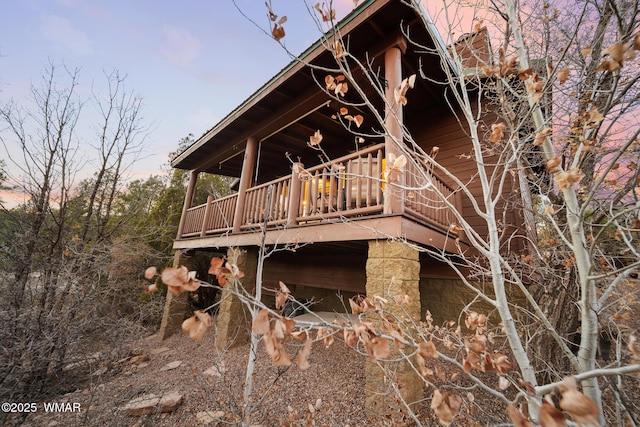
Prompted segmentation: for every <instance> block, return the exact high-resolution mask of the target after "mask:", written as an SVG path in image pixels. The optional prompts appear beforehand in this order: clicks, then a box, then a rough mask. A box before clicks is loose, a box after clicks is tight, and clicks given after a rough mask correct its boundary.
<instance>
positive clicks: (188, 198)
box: [176, 170, 198, 239]
mask: <svg viewBox="0 0 640 427" xmlns="http://www.w3.org/2000/svg"><path fill="white" fill-rule="evenodd" d="M197 182H198V172H197V171H195V170H192V171H191V175H190V176H189V185H188V187H187V194H186V195H185V196H184V204H183V205H182V215H180V223H179V224H178V235H177V236H176V239H180V238H181V237H182V232H183V231H184V223H185V221H186V220H187V211H188V210H189V208H191V203H193V193H194V192H195V189H196V183H197Z"/></svg>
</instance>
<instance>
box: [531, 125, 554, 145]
mask: <svg viewBox="0 0 640 427" xmlns="http://www.w3.org/2000/svg"><path fill="white" fill-rule="evenodd" d="M551 132H552V130H551V128H549V127H547V128H544V129H542V130H541V131H540V132H537V133H536V137H535V139H534V140H533V145H535V146H536V147H540V146H541V145H542V144H544V140H545V139H546V138H547V137H548V136H549V135H551Z"/></svg>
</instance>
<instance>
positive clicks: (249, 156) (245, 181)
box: [233, 136, 258, 233]
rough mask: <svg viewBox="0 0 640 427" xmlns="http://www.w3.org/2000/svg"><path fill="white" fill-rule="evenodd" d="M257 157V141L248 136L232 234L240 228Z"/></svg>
mask: <svg viewBox="0 0 640 427" xmlns="http://www.w3.org/2000/svg"><path fill="white" fill-rule="evenodd" d="M257 157H258V141H257V140H256V138H254V137H252V136H250V137H249V138H247V146H246V147H245V150H244V160H243V161H242V174H241V175H240V186H239V188H238V201H237V202H236V211H235V213H234V214H233V232H234V233H237V232H239V231H240V227H241V226H242V214H243V213H244V203H245V196H246V193H247V189H248V188H249V187H250V186H251V179H252V178H253V170H254V168H255V164H256V158H257Z"/></svg>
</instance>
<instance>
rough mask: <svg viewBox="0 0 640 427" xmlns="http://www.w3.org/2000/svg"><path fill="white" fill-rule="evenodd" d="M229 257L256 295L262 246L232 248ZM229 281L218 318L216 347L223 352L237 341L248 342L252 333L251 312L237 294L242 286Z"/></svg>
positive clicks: (250, 290) (241, 280)
mask: <svg viewBox="0 0 640 427" xmlns="http://www.w3.org/2000/svg"><path fill="white" fill-rule="evenodd" d="M227 260H228V261H229V262H231V263H234V264H236V265H237V266H238V268H239V269H240V271H242V272H243V273H244V277H243V278H242V279H240V282H241V284H240V285H238V286H241V287H242V288H244V289H245V290H246V291H247V292H248V293H249V294H250V295H254V287H255V284H256V273H257V266H258V248H257V247H247V248H242V249H241V248H229V249H228V250H227ZM233 286H234V284H233V283H232V282H231V281H229V282H227V285H226V286H225V287H224V288H223V290H222V297H221V303H220V309H219V310H218V319H217V320H216V348H217V349H218V350H220V351H222V350H224V349H226V348H228V347H231V346H232V345H234V344H241V343H244V342H247V341H248V340H249V337H250V336H251V314H250V313H249V310H248V309H247V307H246V306H245V305H244V304H243V303H242V302H241V301H240V300H239V299H238V297H236V296H235V295H234V293H235V292H238V291H242V289H236V288H233Z"/></svg>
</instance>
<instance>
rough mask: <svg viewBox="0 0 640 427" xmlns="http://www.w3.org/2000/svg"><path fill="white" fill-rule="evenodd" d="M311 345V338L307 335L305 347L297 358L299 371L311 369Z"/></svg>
mask: <svg viewBox="0 0 640 427" xmlns="http://www.w3.org/2000/svg"><path fill="white" fill-rule="evenodd" d="M311 343H312V340H311V337H310V336H309V335H308V334H307V339H306V340H305V342H304V346H303V347H302V350H300V352H299V353H298V355H297V356H296V365H298V369H300V370H301V371H304V370H306V369H309V366H311V365H310V364H309V355H310V354H311Z"/></svg>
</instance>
